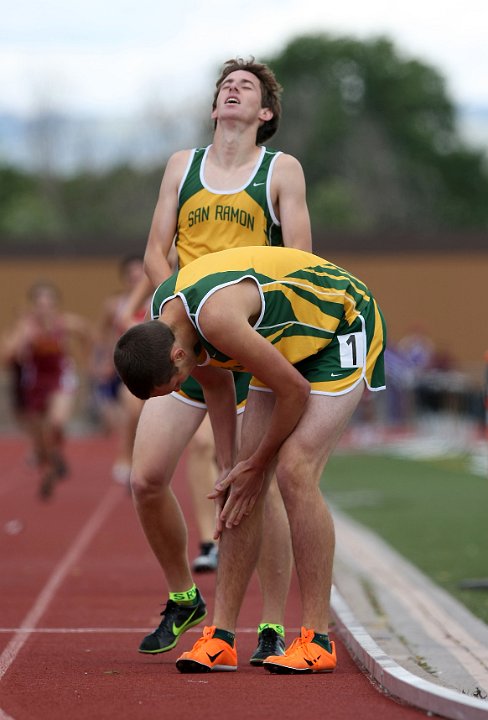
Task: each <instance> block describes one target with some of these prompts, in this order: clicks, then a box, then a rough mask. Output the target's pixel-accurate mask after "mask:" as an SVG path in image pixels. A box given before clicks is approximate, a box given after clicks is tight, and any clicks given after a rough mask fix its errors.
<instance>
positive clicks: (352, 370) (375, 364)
mask: <svg viewBox="0 0 488 720" xmlns="http://www.w3.org/2000/svg"><path fill="white" fill-rule="evenodd" d="M385 344H386V327H385V322H384V319H383V316H382V314H381V311H380V309H379V307H378V305H377V304H376V302H375V301H373V302H372V303H371V304H370V305H369V306H368V312H367V313H365V314H364V315H359V316H358V317H357V318H356V319H355V320H354V322H353V323H352V324H349V323H348V322H347V321H346V320H345V319H343V320H342V321H341V322H340V323H339V326H338V328H337V331H336V333H335V335H334V337H333V338H332V340H331V342H330V343H329V344H328V345H327V346H326V347H325V348H323V349H322V350H320V351H319V352H318V353H317V354H316V355H312V356H311V357H308V358H306V359H305V360H302V361H301V362H299V363H296V365H295V367H296V369H297V370H298V371H299V372H300V373H301V374H302V375H303V376H304V377H305V378H307V380H308V381H309V383H310V385H311V392H312V393H313V394H316V395H344V394H346V393H348V392H350V391H351V390H352V389H353V388H355V387H356V385H359V383H361V382H365V383H366V387H367V388H368V389H369V390H372V391H377V390H384V389H385V388H386V382H385V364H384V352H385ZM249 389H250V390H262V391H264V392H271V391H270V389H269V388H268V387H266V386H265V385H264V384H263V383H262V382H260V381H259V380H258V379H257V378H255V377H253V378H252V379H251V383H250V388H249Z"/></svg>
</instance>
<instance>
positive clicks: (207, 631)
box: [193, 627, 213, 650]
mask: <svg viewBox="0 0 488 720" xmlns="http://www.w3.org/2000/svg"><path fill="white" fill-rule="evenodd" d="M212 637H213V627H204V628H203V636H202V637H201V638H198V640H197V641H196V643H195V644H194V646H193V650H197V649H198V648H199V647H201V646H202V645H203V644H204V643H206V642H207V640H211V639H212Z"/></svg>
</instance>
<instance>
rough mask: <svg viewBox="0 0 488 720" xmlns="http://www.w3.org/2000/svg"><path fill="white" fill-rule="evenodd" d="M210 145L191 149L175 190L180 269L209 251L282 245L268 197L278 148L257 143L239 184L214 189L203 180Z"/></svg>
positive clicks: (278, 224)
mask: <svg viewBox="0 0 488 720" xmlns="http://www.w3.org/2000/svg"><path fill="white" fill-rule="evenodd" d="M209 149H210V146H208V147H206V148H195V149H193V150H192V152H191V154H190V158H189V161H188V165H187V169H186V171H185V174H184V177H183V179H182V181H181V184H180V188H179V191H178V218H177V231H176V249H177V251H178V262H179V267H180V268H182V267H185V265H187V264H188V263H189V262H191V261H192V260H195V259H196V258H199V257H201V256H202V255H206V254H208V253H214V252H219V251H220V250H227V249H228V248H233V247H243V246H250V245H280V246H281V245H283V239H282V235H281V226H280V223H279V221H278V218H277V217H276V215H275V212H274V210H273V206H272V203H271V199H270V184H271V177H272V173H273V166H274V163H275V161H276V159H277V157H278V156H279V155H280V154H281V153H280V152H279V151H276V150H270V149H268V148H266V147H261V150H260V155H259V158H258V161H257V163H256V165H255V167H254V169H253V170H252V172H251V174H250V177H249V178H248V180H247V181H246V183H245V184H244V185H243V186H242V187H240V188H234V189H229V190H224V191H223V190H213V189H212V188H211V187H210V186H209V185H208V183H207V182H206V181H205V177H204V175H205V161H206V158H207V155H208V151H209Z"/></svg>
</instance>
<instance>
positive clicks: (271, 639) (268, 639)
mask: <svg viewBox="0 0 488 720" xmlns="http://www.w3.org/2000/svg"><path fill="white" fill-rule="evenodd" d="M277 636H278V633H277V632H275V630H270V629H268V628H266V629H264V630H263V632H262V633H261V645H262V649H263V651H264V652H268V651H269V652H270V655H271V654H272V651H273V650H274V649H275V644H276V637H277Z"/></svg>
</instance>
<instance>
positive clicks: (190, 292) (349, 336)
mask: <svg viewBox="0 0 488 720" xmlns="http://www.w3.org/2000/svg"><path fill="white" fill-rule="evenodd" d="M248 278H249V279H251V280H253V281H254V282H255V283H256V285H257V287H258V290H259V293H260V295H261V300H262V304H261V313H260V316H259V318H258V320H257V321H256V323H255V325H254V329H255V330H256V332H258V333H259V334H260V335H262V337H264V338H265V339H266V340H268V341H269V342H271V343H272V344H273V345H274V346H275V347H276V349H277V350H278V351H279V352H280V353H281V354H282V355H283V356H284V357H285V358H286V359H287V360H289V362H290V363H292V365H294V366H295V367H296V368H297V369H298V370H299V371H300V372H302V374H303V375H304V376H305V377H306V378H307V379H308V380H309V382H310V383H311V386H312V392H318V393H325V394H336V393H339V394H340V393H344V392H348V391H349V390H351V389H352V388H353V387H355V385H357V384H358V383H359V382H361V381H362V380H364V381H365V382H366V384H367V386H368V387H369V389H371V390H381V389H383V388H384V387H385V377H384V360H383V355H384V347H385V328H384V321H383V318H382V315H381V311H380V309H379V307H378V305H377V303H376V301H375V300H374V298H373V297H372V295H371V293H370V291H369V290H368V288H367V287H366V285H365V284H364V283H363V282H361V280H358V279H357V278H356V277H354V276H353V275H351V274H350V273H348V272H347V271H345V270H343V269H342V268H340V267H338V266H337V265H334V264H333V263H330V262H328V261H327V260H324V259H323V258H320V257H318V256H316V255H312V254H311V253H307V252H303V251H302V250H297V249H294V248H273V247H248V248H234V249H231V250H224V251H222V252H218V253H213V254H212V255H206V256H203V257H201V258H199V259H198V260H195V261H194V262H192V263H190V265H187V266H186V267H184V268H182V269H181V270H180V272H179V273H178V275H176V276H172V277H171V278H168V279H167V280H166V281H165V282H164V283H162V285H160V286H159V288H158V289H157V290H156V292H155V294H154V296H153V303H152V317H153V318H157V317H159V315H160V313H161V310H162V308H163V306H164V304H165V303H166V302H168V300H170V299H172V298H174V297H175V296H179V297H180V298H181V299H182V301H183V304H184V306H185V309H186V313H187V315H188V318H189V319H190V321H191V322H192V324H193V325H194V327H195V329H196V331H197V333H198V336H199V340H200V342H201V345H202V346H203V348H204V349H205V351H206V353H207V363H209V364H211V365H217V366H220V367H225V368H228V369H230V370H235V371H246V368H243V367H242V366H240V365H239V363H238V362H236V360H235V359H233V358H229V357H227V356H225V355H223V354H222V353H221V352H219V350H218V348H215V347H213V346H212V344H211V343H209V341H208V340H207V339H206V337H205V334H204V332H203V331H202V328H201V327H200V324H199V313H200V310H201V308H202V306H203V305H204V303H205V301H206V300H207V299H208V298H209V297H210V296H211V295H212V294H213V293H215V292H218V290H219V289H221V288H224V287H227V286H229V285H232V284H235V283H238V282H241V281H242V280H243V279H248ZM251 387H262V383H260V382H259V380H258V379H257V378H253V380H252V383H251Z"/></svg>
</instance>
